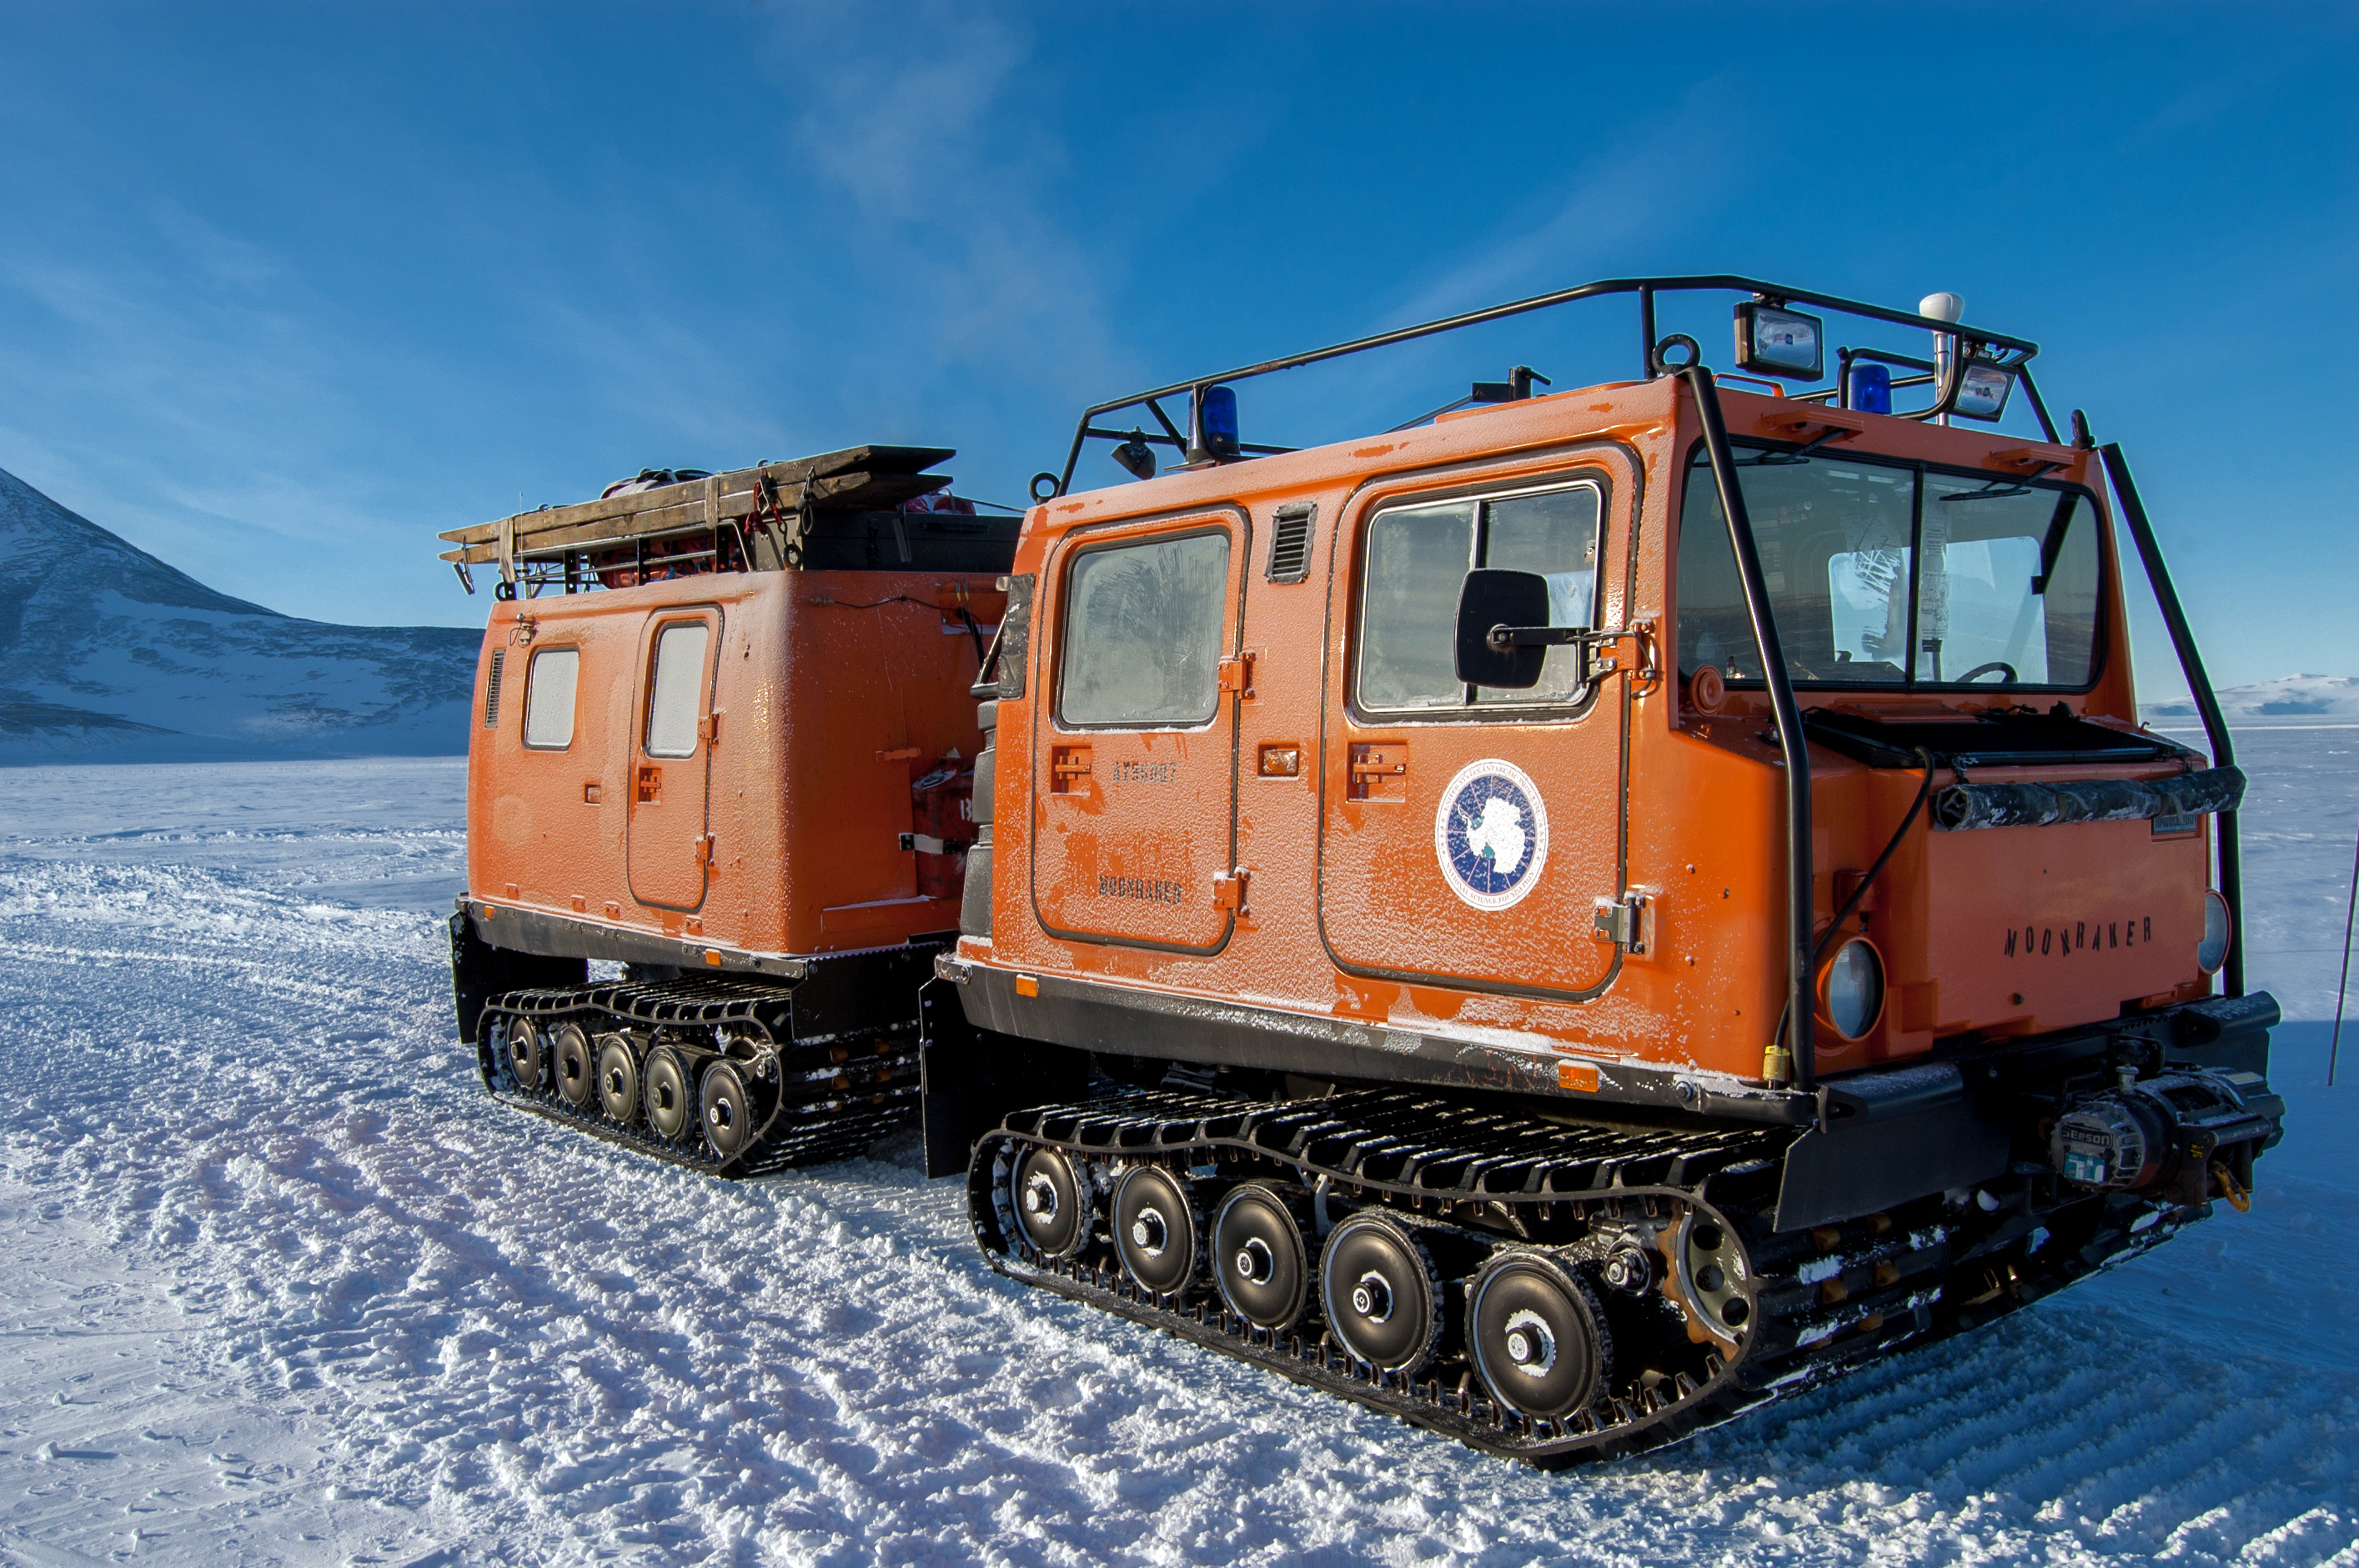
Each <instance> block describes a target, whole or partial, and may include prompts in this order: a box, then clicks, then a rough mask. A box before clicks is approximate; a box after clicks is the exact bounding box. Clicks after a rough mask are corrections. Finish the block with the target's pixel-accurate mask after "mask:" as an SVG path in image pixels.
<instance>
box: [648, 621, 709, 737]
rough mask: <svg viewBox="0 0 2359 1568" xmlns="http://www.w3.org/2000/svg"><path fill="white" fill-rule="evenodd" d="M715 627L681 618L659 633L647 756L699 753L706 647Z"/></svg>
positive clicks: (650, 688) (650, 690) (651, 683)
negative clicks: (699, 725)
mask: <svg viewBox="0 0 2359 1568" xmlns="http://www.w3.org/2000/svg"><path fill="white" fill-rule="evenodd" d="M711 641H712V628H711V627H710V626H708V625H706V624H705V623H704V622H701V621H679V622H674V623H672V624H671V625H669V626H667V627H665V628H664V629H663V630H662V631H661V632H658V633H656V658H655V665H656V668H655V676H654V678H653V679H652V680H650V681H649V682H648V695H647V755H648V756H650V757H692V756H694V755H696V720H697V710H698V708H700V707H701V697H702V695H703V690H704V650H705V648H706V646H707V644H708V643H710V642H711Z"/></svg>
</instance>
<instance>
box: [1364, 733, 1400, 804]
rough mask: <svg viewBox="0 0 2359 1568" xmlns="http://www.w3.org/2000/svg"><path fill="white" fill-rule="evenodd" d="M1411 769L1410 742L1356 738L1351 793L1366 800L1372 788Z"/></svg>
mask: <svg viewBox="0 0 2359 1568" xmlns="http://www.w3.org/2000/svg"><path fill="white" fill-rule="evenodd" d="M1403 773H1408V741H1353V742H1352V776H1351V780H1350V794H1351V797H1352V798H1353V800H1366V799H1367V798H1369V792H1370V791H1371V790H1372V789H1374V788H1375V786H1376V784H1379V783H1380V782H1382V781H1384V780H1386V779H1396V778H1398V777H1400V776H1401V775H1402V774H1403Z"/></svg>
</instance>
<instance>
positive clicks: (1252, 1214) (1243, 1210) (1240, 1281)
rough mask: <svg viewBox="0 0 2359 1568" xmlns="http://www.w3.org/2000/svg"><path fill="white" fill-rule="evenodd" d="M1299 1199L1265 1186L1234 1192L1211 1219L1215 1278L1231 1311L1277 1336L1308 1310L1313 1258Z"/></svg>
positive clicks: (1247, 1186)
mask: <svg viewBox="0 0 2359 1568" xmlns="http://www.w3.org/2000/svg"><path fill="white" fill-rule="evenodd" d="M1296 1197H1297V1195H1295V1194H1293V1193H1292V1192H1291V1191H1289V1190H1288V1189H1285V1188H1281V1187H1278V1186H1277V1185H1274V1184H1267V1183H1262V1182H1247V1183H1245V1184H1244V1185H1243V1186H1238V1187H1233V1188H1231V1189H1230V1190H1229V1195H1228V1196H1226V1197H1224V1198H1223V1199H1222V1200H1221V1206H1220V1209H1219V1211H1218V1212H1217V1213H1215V1214H1214V1215H1213V1216H1212V1278H1213V1280H1214V1281H1216V1282H1218V1284H1219V1285H1220V1287H1221V1299H1222V1300H1223V1301H1225V1302H1227V1303H1229V1310H1230V1311H1232V1312H1234V1313H1235V1314H1237V1315H1238V1316H1239V1317H1241V1318H1244V1319H1245V1321H1246V1322H1247V1323H1250V1324H1252V1325H1254V1326H1255V1327H1256V1328H1266V1329H1269V1330H1270V1331H1272V1332H1273V1333H1276V1332H1278V1331H1282V1330H1285V1329H1288V1328H1292V1327H1293V1326H1294V1325H1296V1324H1298V1323H1299V1322H1301V1321H1302V1314H1304V1313H1305V1312H1306V1311H1308V1310H1309V1309H1310V1256H1309V1254H1308V1252H1307V1250H1306V1249H1305V1248H1304V1247H1303V1243H1302V1222H1301V1221H1300V1220H1299V1218H1298V1217H1296V1213H1295V1211H1296V1208H1297V1207H1298V1202H1297V1201H1296Z"/></svg>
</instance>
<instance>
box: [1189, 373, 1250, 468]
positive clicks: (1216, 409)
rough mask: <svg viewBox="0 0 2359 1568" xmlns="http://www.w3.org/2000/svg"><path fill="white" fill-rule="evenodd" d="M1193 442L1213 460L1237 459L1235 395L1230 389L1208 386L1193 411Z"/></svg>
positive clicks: (1234, 389) (1230, 387)
mask: <svg viewBox="0 0 2359 1568" xmlns="http://www.w3.org/2000/svg"><path fill="white" fill-rule="evenodd" d="M1196 431H1197V439H1199V440H1201V441H1202V442H1203V443H1204V450H1205V451H1206V452H1207V453H1209V454H1210V455H1212V457H1215V458H1234V457H1235V456H1237V455H1238V452H1239V451H1240V448H1239V447H1238V444H1237V393H1236V388H1234V387H1233V386H1208V387H1206V388H1205V389H1204V391H1203V394H1202V398H1201V403H1200V404H1199V405H1198V407H1197V410H1196Z"/></svg>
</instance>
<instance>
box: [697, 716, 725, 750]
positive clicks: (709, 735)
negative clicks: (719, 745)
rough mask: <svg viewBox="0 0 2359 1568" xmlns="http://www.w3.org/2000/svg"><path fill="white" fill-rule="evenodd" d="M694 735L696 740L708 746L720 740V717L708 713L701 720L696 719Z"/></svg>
mask: <svg viewBox="0 0 2359 1568" xmlns="http://www.w3.org/2000/svg"><path fill="white" fill-rule="evenodd" d="M696 734H697V738H698V739H699V740H701V741H703V742H704V743H705V744H706V745H708V746H709V745H712V744H713V743H714V742H716V741H719V740H720V739H721V715H719V714H718V713H708V714H706V715H705V716H704V717H703V718H701V719H698V720H697V721H696Z"/></svg>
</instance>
